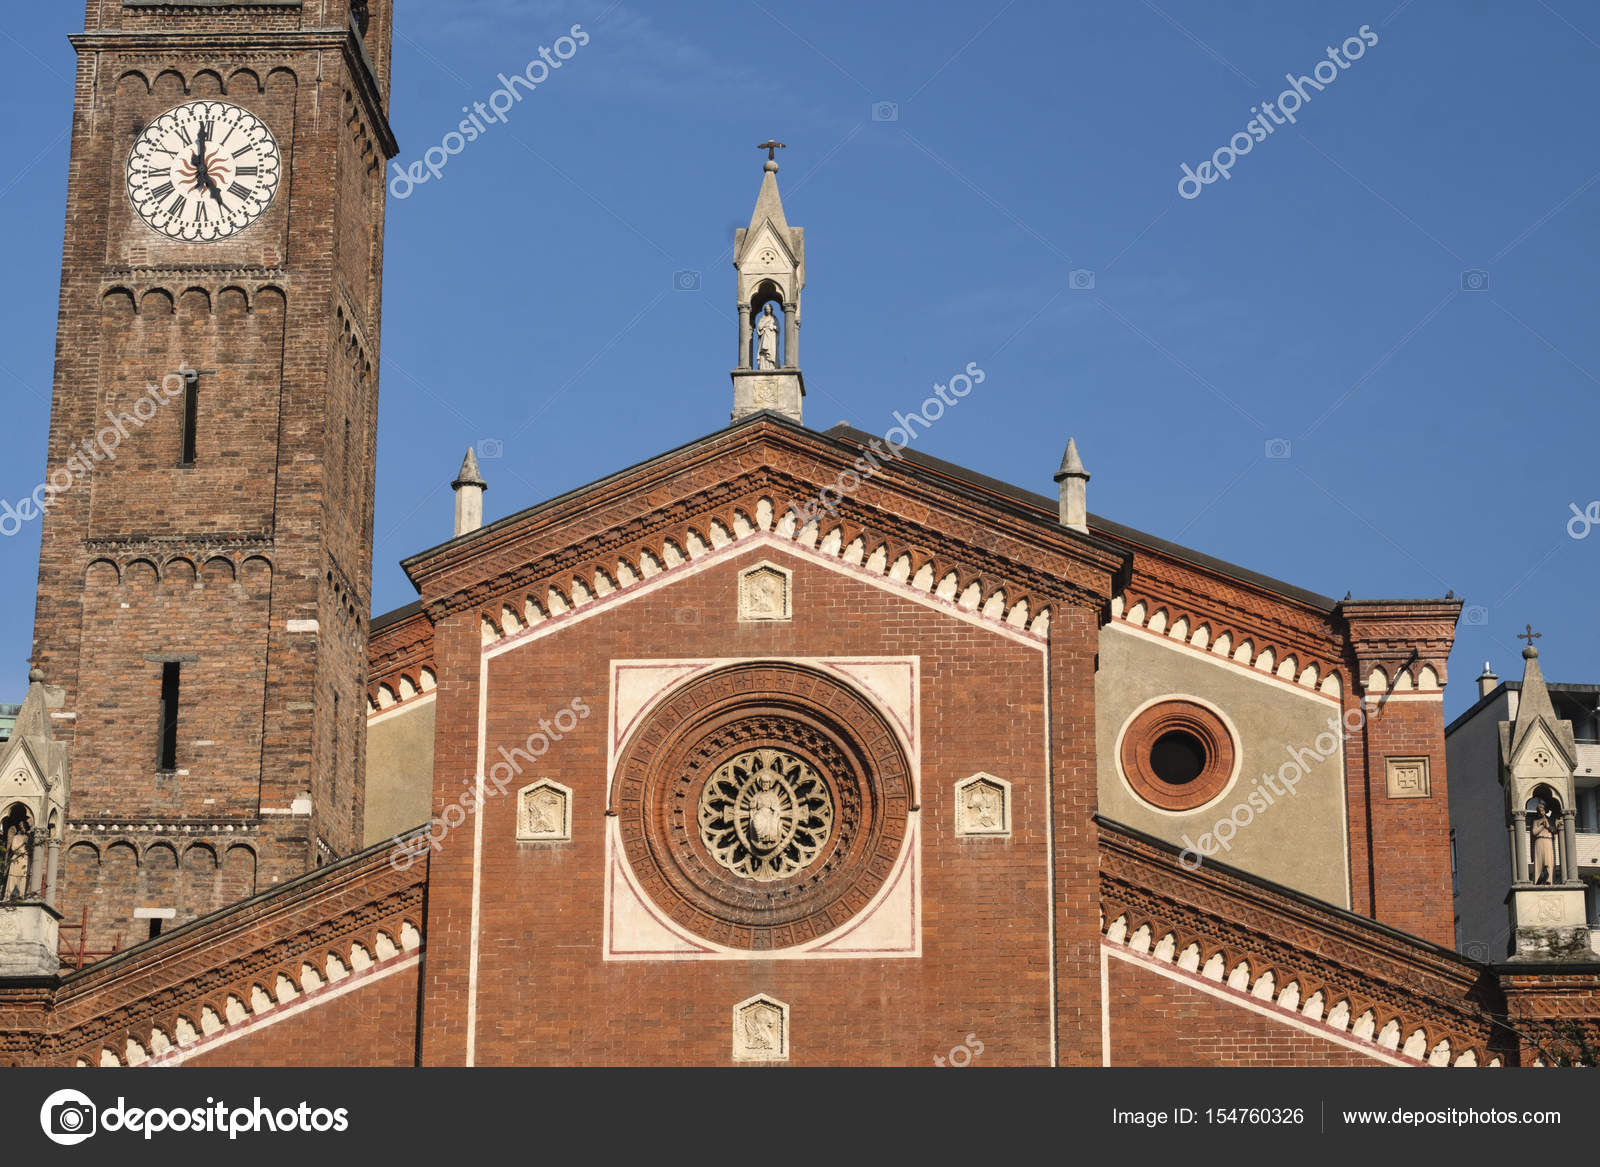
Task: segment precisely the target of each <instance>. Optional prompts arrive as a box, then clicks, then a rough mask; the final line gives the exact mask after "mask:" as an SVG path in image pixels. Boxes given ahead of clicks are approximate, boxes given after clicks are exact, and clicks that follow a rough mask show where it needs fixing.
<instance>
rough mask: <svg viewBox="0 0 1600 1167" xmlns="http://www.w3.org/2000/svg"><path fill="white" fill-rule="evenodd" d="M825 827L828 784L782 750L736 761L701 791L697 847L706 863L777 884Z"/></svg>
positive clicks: (811, 850) (804, 860)
mask: <svg viewBox="0 0 1600 1167" xmlns="http://www.w3.org/2000/svg"><path fill="white" fill-rule="evenodd" d="M832 828H833V796H832V795H831V794H829V793H828V787H827V784H826V783H825V782H823V780H822V779H821V777H819V776H818V774H817V772H816V771H815V770H813V769H812V768H811V767H810V766H809V765H807V764H806V763H805V762H804V761H802V760H801V759H799V758H797V757H795V756H794V755H793V754H788V753H784V752H783V751H781V750H751V751H749V752H748V753H743V754H740V755H739V756H738V757H736V758H734V759H733V760H731V761H729V762H728V763H726V764H725V765H723V766H720V767H719V768H718V769H717V771H716V773H714V774H712V775H711V777H710V778H708V779H707V780H706V784H705V786H704V787H703V788H702V789H701V791H700V840H701V842H703V843H704V844H705V847H706V850H707V851H709V852H710V853H711V857H712V858H713V859H715V860H716V861H717V862H718V863H720V864H721V865H722V866H724V867H726V868H727V869H728V870H729V871H731V872H733V873H734V874H735V875H740V876H743V877H744V878H746V879H757V880H769V879H782V878H783V877H784V876H786V875H793V874H794V873H795V872H797V871H800V870H802V869H804V868H805V867H806V866H808V865H809V864H810V863H811V861H812V860H813V859H815V858H816V857H817V853H818V852H819V851H821V850H822V848H823V845H824V844H825V843H827V841H828V834H829V832H830V831H831V830H832Z"/></svg>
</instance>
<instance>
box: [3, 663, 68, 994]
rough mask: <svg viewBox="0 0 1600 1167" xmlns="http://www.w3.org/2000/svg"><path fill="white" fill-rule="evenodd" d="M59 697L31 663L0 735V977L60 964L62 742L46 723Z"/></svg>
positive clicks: (49, 970) (38, 972) (47, 970)
mask: <svg viewBox="0 0 1600 1167" xmlns="http://www.w3.org/2000/svg"><path fill="white" fill-rule="evenodd" d="M64 700H65V693H64V691H63V690H62V689H60V688H54V687H51V686H48V685H46V684H45V683H44V674H42V673H41V672H40V671H39V670H38V669H37V668H35V669H33V670H32V671H31V672H30V673H29V674H28V695H27V697H25V698H24V699H23V702H22V707H21V709H20V710H18V712H17V720H16V724H15V725H13V726H12V729H11V736H10V737H9V738H8V739H7V740H6V741H4V742H0V978H10V977H37V976H50V975H52V974H54V973H55V972H56V970H57V968H58V967H59V965H60V960H59V956H58V952H59V948H60V924H61V915H60V913H59V912H58V911H57V910H56V888H57V886H58V885H59V883H60V879H61V838H62V828H63V827H64V826H65V816H66V806H67V747H66V745H65V744H64V743H62V742H58V741H56V740H55V737H54V735H53V734H52V733H51V729H50V724H51V714H52V713H58V712H60V710H61V708H62V705H63V703H64Z"/></svg>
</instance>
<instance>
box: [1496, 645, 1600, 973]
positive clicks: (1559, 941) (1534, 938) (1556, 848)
mask: <svg viewBox="0 0 1600 1167" xmlns="http://www.w3.org/2000/svg"><path fill="white" fill-rule="evenodd" d="M1538 638H1539V633H1537V632H1535V631H1534V630H1533V628H1532V626H1531V625H1530V626H1529V627H1528V628H1527V631H1526V632H1524V633H1523V634H1522V636H1521V639H1524V640H1526V641H1527V642H1528V646H1527V647H1526V648H1524V649H1523V650H1522V657H1523V660H1524V662H1525V664H1524V666H1523V674H1522V689H1521V693H1520V696H1519V699H1518V702H1517V713H1516V719H1515V720H1514V721H1502V722H1501V723H1500V783H1501V785H1502V786H1503V787H1504V788H1505V795H1506V827H1507V832H1508V835H1509V846H1510V848H1511V890H1510V892H1509V893H1508V894H1507V897H1506V904H1507V907H1508V908H1509V910H1510V913H1511V933H1512V937H1513V940H1512V950H1511V954H1510V955H1511V958H1512V959H1513V960H1528V961H1560V960H1576V961H1588V962H1592V961H1594V960H1595V959H1596V953H1595V950H1594V948H1593V947H1592V946H1591V944H1590V939H1589V926H1588V919H1587V916H1586V914H1585V911H1584V894H1583V893H1584V885H1583V881H1582V879H1580V878H1579V876H1578V852H1577V817H1576V810H1575V808H1576V794H1575V789H1574V784H1573V774H1574V772H1575V770H1576V767H1577V762H1578V750H1577V743H1576V741H1575V739H1574V736H1573V732H1572V723H1571V722H1568V721H1562V720H1560V719H1558V718H1557V717H1556V713H1555V707H1554V705H1553V704H1552V703H1551V701H1550V691H1549V689H1548V688H1547V687H1546V686H1545V680H1544V673H1543V672H1542V671H1541V669H1540V668H1539V650H1538V649H1537V648H1535V647H1534V644H1533V642H1534V641H1535V640H1537V639H1538Z"/></svg>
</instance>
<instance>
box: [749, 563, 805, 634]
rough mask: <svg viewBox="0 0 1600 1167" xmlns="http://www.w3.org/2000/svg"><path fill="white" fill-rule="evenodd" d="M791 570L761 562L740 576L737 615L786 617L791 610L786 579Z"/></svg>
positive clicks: (767, 617)
mask: <svg viewBox="0 0 1600 1167" xmlns="http://www.w3.org/2000/svg"><path fill="white" fill-rule="evenodd" d="M791 575H792V573H791V572H790V571H789V570H788V569H786V568H782V567H779V566H777V565H776V564H772V563H761V564H757V565H756V566H755V567H752V568H750V570H748V571H746V572H743V573H742V574H740V576H739V619H740V620H742V621H752V620H788V619H790V618H791V617H792V615H793V611H792V606H791V603H790V595H789V582H790V576H791Z"/></svg>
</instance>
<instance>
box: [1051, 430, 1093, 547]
mask: <svg viewBox="0 0 1600 1167" xmlns="http://www.w3.org/2000/svg"><path fill="white" fill-rule="evenodd" d="M1056 483H1057V484H1058V485H1059V487H1060V492H1061V525H1062V526H1063V527H1070V528H1071V529H1072V530H1074V531H1082V532H1084V533H1085V534H1087V533H1088V531H1089V472H1088V471H1087V470H1085V469H1084V468H1083V460H1082V459H1081V458H1079V457H1078V443H1077V441H1076V440H1075V439H1073V438H1068V439H1067V452H1066V453H1065V454H1063V455H1062V456H1061V469H1060V470H1057V471H1056Z"/></svg>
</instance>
